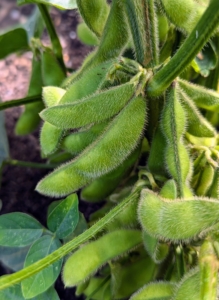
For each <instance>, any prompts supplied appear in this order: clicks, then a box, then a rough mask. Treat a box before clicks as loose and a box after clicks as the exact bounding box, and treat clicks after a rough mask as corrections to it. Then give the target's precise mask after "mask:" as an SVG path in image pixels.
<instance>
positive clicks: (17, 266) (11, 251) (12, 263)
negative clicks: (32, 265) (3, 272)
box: [0, 246, 30, 299]
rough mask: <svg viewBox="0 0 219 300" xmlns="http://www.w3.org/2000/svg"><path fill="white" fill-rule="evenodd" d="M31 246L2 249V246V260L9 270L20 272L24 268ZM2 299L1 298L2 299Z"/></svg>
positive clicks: (0, 254)
mask: <svg viewBox="0 0 219 300" xmlns="http://www.w3.org/2000/svg"><path fill="white" fill-rule="evenodd" d="M29 248H30V246H26V247H22V248H21V247H13V248H12V247H2V246H0V260H1V262H2V263H3V265H5V266H6V267H8V268H9V269H11V270H13V271H18V270H21V269H22V268H23V265H24V261H25V257H26V255H27V252H28V251H29ZM0 299H1V297H0Z"/></svg>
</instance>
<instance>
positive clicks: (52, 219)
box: [47, 194, 79, 239]
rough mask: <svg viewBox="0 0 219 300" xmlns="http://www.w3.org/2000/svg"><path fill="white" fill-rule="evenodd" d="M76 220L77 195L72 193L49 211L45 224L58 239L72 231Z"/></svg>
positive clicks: (77, 216) (77, 214) (76, 222)
mask: <svg viewBox="0 0 219 300" xmlns="http://www.w3.org/2000/svg"><path fill="white" fill-rule="evenodd" d="M78 220H79V212H78V197H77V194H72V195H70V196H68V197H67V198H66V199H65V200H62V201H61V203H59V204H58V205H57V206H56V207H55V208H54V209H53V210H52V211H51V213H50V214H49V217H48V220H47V225H48V228H49V229H50V230H51V231H52V232H55V234H56V236H57V237H58V238H59V239H63V238H65V237H66V236H68V235H69V234H70V233H72V232H73V231H74V229H75V228H76V226H77V224H78Z"/></svg>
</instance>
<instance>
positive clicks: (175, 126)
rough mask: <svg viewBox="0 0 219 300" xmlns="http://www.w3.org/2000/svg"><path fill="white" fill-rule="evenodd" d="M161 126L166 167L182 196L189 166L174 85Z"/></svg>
mask: <svg viewBox="0 0 219 300" xmlns="http://www.w3.org/2000/svg"><path fill="white" fill-rule="evenodd" d="M161 127H162V131H163V134H164V136H165V138H166V143H167V146H166V148H165V163H166V168H167V170H168V172H169V174H170V175H171V176H172V178H173V179H174V180H175V181H176V184H177V189H178V194H179V196H180V197H183V195H184V186H185V185H186V183H187V181H188V177H189V175H190V173H191V172H190V168H191V166H190V159H189V154H188V151H187V149H186V147H185V146H184V144H183V134H184V132H185V128H186V115H185V111H184V109H183V106H182V105H181V103H180V101H179V95H178V92H177V89H176V87H175V86H173V87H172V88H171V89H170V90H169V92H168V95H167V100H166V102H165V105H164V109H163V113H162V120H161Z"/></svg>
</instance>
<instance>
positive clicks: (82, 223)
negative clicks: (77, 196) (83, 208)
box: [64, 213, 88, 243]
mask: <svg viewBox="0 0 219 300" xmlns="http://www.w3.org/2000/svg"><path fill="white" fill-rule="evenodd" d="M87 229H88V225H87V221H86V219H85V217H84V215H83V214H82V213H79V220H78V224H77V226H76V228H75V230H74V231H73V232H72V234H70V235H68V236H67V237H66V238H65V239H64V242H65V243H67V242H69V241H71V240H73V238H75V237H76V236H78V235H80V234H81V233H83V232H84V231H86V230H87Z"/></svg>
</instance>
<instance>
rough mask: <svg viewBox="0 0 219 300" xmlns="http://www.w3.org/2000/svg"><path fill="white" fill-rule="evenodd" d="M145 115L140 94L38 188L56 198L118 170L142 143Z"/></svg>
mask: <svg viewBox="0 0 219 300" xmlns="http://www.w3.org/2000/svg"><path fill="white" fill-rule="evenodd" d="M145 118H146V102H145V99H144V98H142V97H141V96H138V97H136V98H134V99H132V100H131V101H130V102H129V103H128V104H127V105H126V106H125V108H124V109H123V110H122V111H121V112H120V113H119V114H118V115H117V116H116V117H115V118H114V119H113V120H112V121H111V122H110V124H109V126H108V127H107V128H106V130H105V132H104V133H103V134H102V135H101V136H100V137H99V139H98V140H96V141H95V142H94V143H92V144H91V146H90V147H87V148H86V150H85V151H83V152H82V153H81V154H80V155H79V156H77V157H76V159H74V160H73V161H71V162H69V163H67V164H65V165H64V166H61V167H60V168H58V169H56V170H55V171H54V172H52V173H51V174H49V175H48V176H46V177H45V178H44V179H42V180H41V181H40V182H39V183H38V185H37V187H36V189H37V191H39V192H40V193H43V194H46V195H50V196H56V197H59V196H64V195H68V194H70V193H72V192H73V191H76V190H77V189H79V188H81V187H83V186H84V185H86V184H88V183H89V182H91V181H92V179H95V178H98V177H100V176H101V175H104V174H106V173H109V172H110V171H112V170H113V169H115V168H116V167H117V166H118V165H120V164H121V163H122V162H123V161H124V160H125V159H126V158H127V157H128V156H129V155H130V153H131V152H132V151H133V150H134V149H135V148H136V147H137V145H138V144H139V141H140V139H141V135H142V132H143V130H144V126H145Z"/></svg>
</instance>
